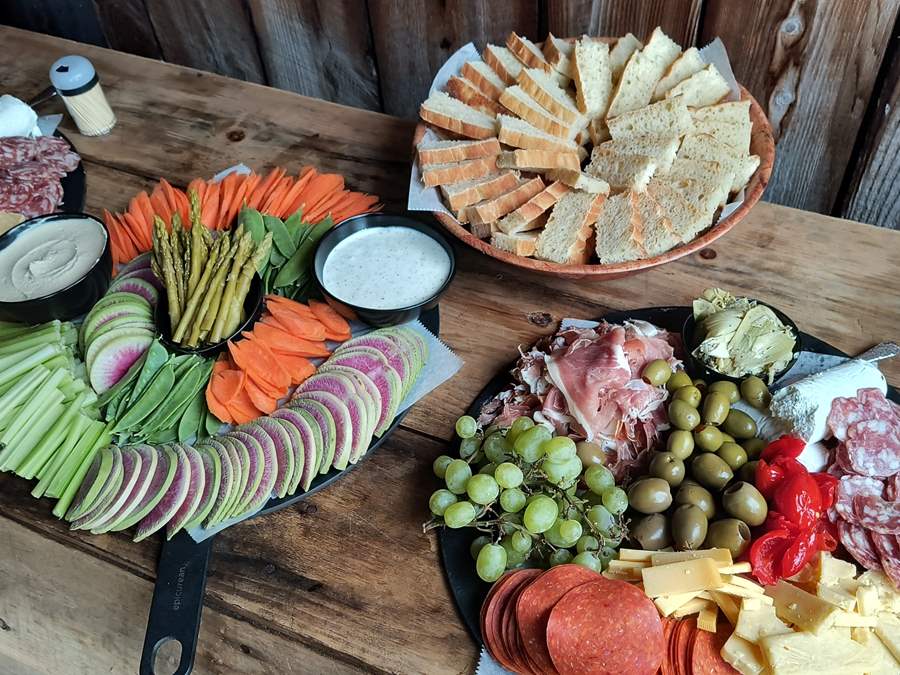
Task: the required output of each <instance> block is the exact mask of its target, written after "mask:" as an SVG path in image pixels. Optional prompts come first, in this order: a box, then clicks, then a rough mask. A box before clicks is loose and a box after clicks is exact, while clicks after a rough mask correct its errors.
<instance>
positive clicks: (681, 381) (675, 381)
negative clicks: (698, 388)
mask: <svg viewBox="0 0 900 675" xmlns="http://www.w3.org/2000/svg"><path fill="white" fill-rule="evenodd" d="M690 384H693V382H692V381H691V376H690V375H688V374H687V373H686V372H684V371H683V370H676V371H675V372H674V373H672V377H670V378H669V381H668V382H666V389H668V390H669V391H677V390H679V389H681V388H682V387H687V386H688V385H690Z"/></svg>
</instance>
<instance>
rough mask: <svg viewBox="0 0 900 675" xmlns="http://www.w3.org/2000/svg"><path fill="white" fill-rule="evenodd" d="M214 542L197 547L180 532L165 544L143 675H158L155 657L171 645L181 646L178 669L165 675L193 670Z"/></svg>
mask: <svg viewBox="0 0 900 675" xmlns="http://www.w3.org/2000/svg"><path fill="white" fill-rule="evenodd" d="M213 539H214V537H209V538H208V539H206V540H204V541H202V542H200V543H197V542H195V541H194V540H193V539H191V537H190V535H189V534H188V533H187V532H180V533H179V534H177V535H176V536H175V537H174V538H172V540H171V541H166V542H164V543H163V546H162V551H161V552H160V555H159V567H158V568H157V572H156V586H155V587H154V589H153V600H152V602H151V603H150V618H149V619H148V620H147V633H146V635H145V636H144V650H143V653H142V654H141V670H140V673H141V675H158V674H157V673H156V671H155V670H154V668H155V661H156V656H157V654H158V652H159V650H160V649H161V648H163V647H164V646H165V645H167V644H169V643H171V642H172V641H174V642H176V643H179V644H180V658H179V662H178V668H177V669H176V670H175V671H171V670H168V671H167V673H166V675H168V674H169V673H171V675H188V673H190V672H191V670H193V668H194V655H195V654H196V651H197V635H198V634H199V633H200V615H201V614H202V612H203V595H204V593H205V591H206V568H207V566H208V565H209V556H210V552H211V551H212V543H213ZM172 646H173V647H174V645H172Z"/></svg>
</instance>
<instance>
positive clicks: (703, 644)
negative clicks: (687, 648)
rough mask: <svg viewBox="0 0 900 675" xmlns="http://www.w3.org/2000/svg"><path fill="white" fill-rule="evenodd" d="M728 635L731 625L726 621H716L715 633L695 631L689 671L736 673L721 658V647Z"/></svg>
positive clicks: (696, 674)
mask: <svg viewBox="0 0 900 675" xmlns="http://www.w3.org/2000/svg"><path fill="white" fill-rule="evenodd" d="M730 635H731V626H730V625H728V624H727V622H726V621H719V622H718V625H717V626H716V632H715V633H710V632H709V631H705V630H698V631H695V632H694V640H693V644H692V646H691V660H690V664H691V669H690V671H689V672H691V673H693V675H737V674H738V671H737V670H735V669H734V668H733V667H732V666H731V665H730V664H729V663H728V662H727V661H725V659H723V658H722V647H723V646H724V645H725V641H726V640H727V639H728V638H729V637H730Z"/></svg>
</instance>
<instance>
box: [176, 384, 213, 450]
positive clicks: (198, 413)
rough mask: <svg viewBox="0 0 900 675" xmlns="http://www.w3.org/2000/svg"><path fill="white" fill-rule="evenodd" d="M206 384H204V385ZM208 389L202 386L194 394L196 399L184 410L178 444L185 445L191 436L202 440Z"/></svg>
mask: <svg viewBox="0 0 900 675" xmlns="http://www.w3.org/2000/svg"><path fill="white" fill-rule="evenodd" d="M205 384H206V383H205V382H204V383H203V385H205ZM205 389H206V387H205V386H201V387H200V389H198V390H197V393H196V394H194V398H192V399H191V402H190V403H189V404H188V406H187V407H186V408H185V409H184V413H183V414H182V415H181V419H179V420H178V442H179V443H184V442H186V441H187V439H189V438H190V437H191V436H194V437H196V438H200V434H201V431H202V429H203V414H204V412H205V411H206V391H205Z"/></svg>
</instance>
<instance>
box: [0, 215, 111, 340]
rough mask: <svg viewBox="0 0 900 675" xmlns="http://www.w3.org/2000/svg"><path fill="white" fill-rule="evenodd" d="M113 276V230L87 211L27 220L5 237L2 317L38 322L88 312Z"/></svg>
mask: <svg viewBox="0 0 900 675" xmlns="http://www.w3.org/2000/svg"><path fill="white" fill-rule="evenodd" d="M111 277H112V254H111V251H110V245H109V233H108V232H107V231H106V227H105V226H104V225H103V223H102V222H100V221H99V220H98V219H96V218H94V217H93V216H90V215H87V214H85V213H54V214H50V215H45V216H37V217H35V218H31V219H29V220H26V221H23V222H21V223H19V224H18V225H16V226H14V227H13V228H11V229H10V230H9V231H7V232H5V233H4V234H3V235H0V320H3V321H17V322H20V323H29V324H37V323H44V322H45V321H50V320H53V319H59V320H61V321H68V320H71V319H74V318H76V317H79V316H81V315H83V314H85V313H86V312H88V311H89V310H90V309H91V307H93V306H94V304H95V303H96V302H97V301H98V300H99V299H100V298H101V297H102V296H103V294H104V293H105V292H106V289H107V288H108V287H109V282H110V279H111Z"/></svg>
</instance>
